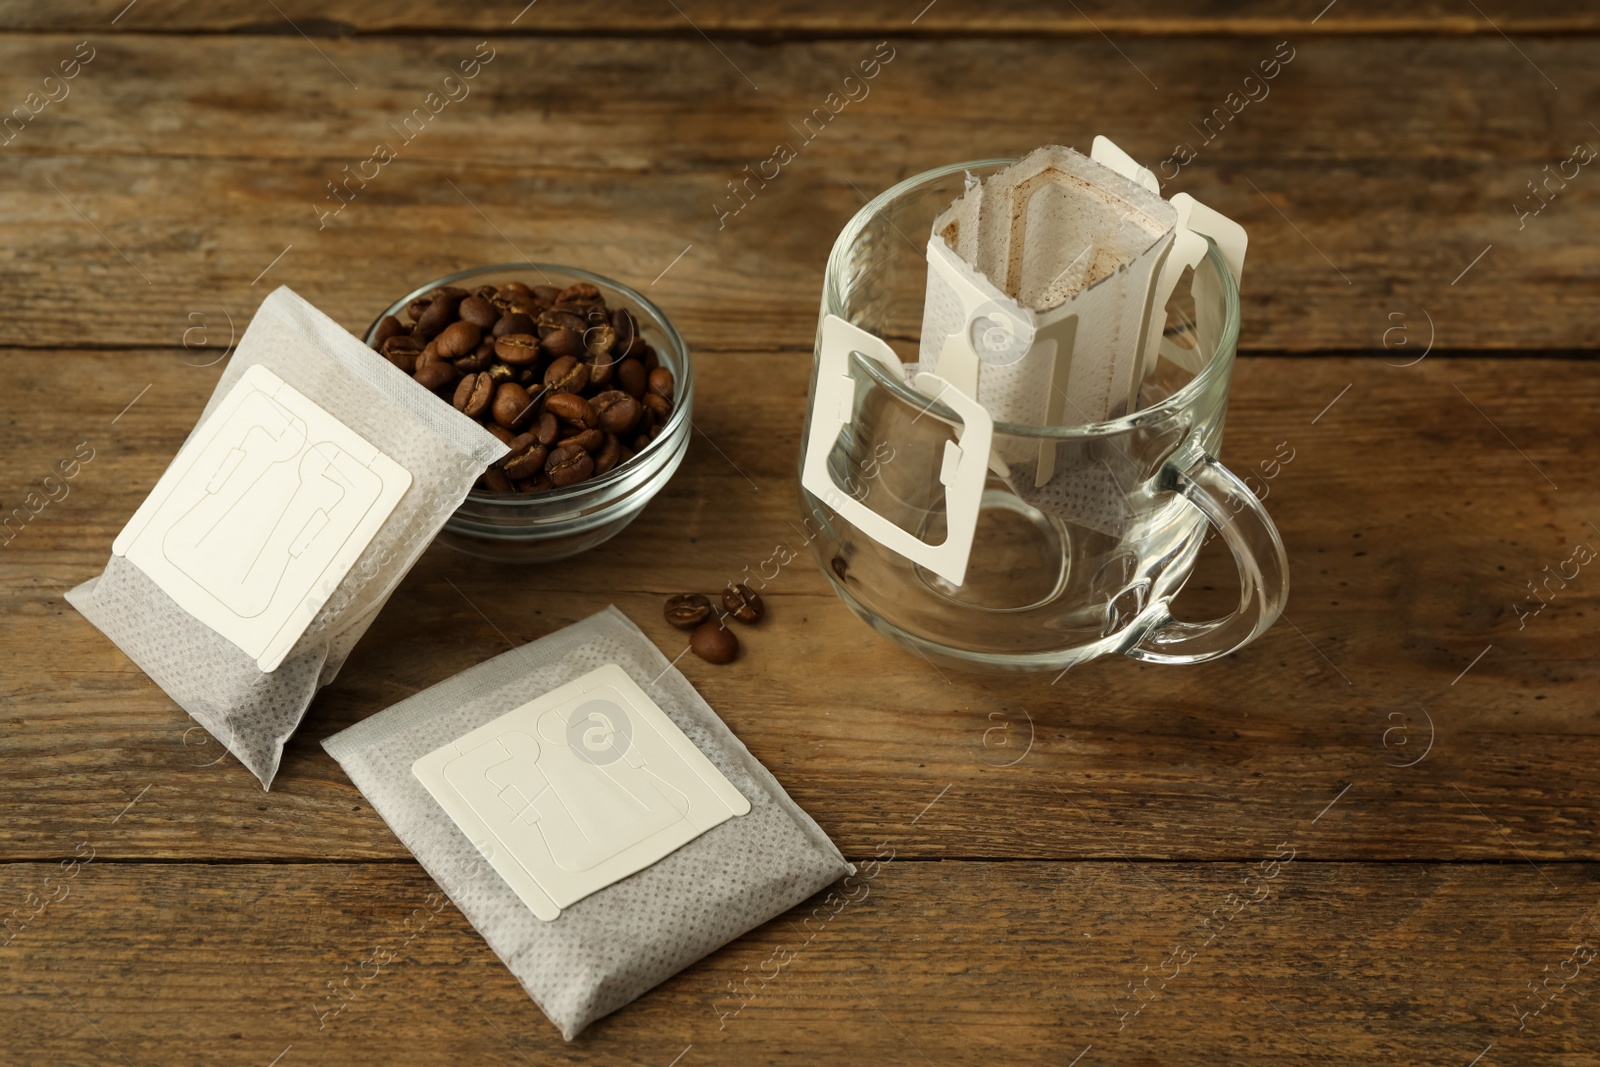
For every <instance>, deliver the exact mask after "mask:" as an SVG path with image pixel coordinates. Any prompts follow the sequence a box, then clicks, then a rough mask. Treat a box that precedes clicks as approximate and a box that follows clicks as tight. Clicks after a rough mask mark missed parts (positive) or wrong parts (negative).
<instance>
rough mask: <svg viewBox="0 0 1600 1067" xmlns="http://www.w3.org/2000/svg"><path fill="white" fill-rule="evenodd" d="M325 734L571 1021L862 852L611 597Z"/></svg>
mask: <svg viewBox="0 0 1600 1067" xmlns="http://www.w3.org/2000/svg"><path fill="white" fill-rule="evenodd" d="M323 747H324V748H326V749H327V750H328V753H329V754H330V755H332V756H333V758H334V759H336V760H338V761H339V764H340V765H341V766H342V767H343V768H344V769H345V772H346V773H347V774H349V776H350V779H351V781H353V782H354V783H355V785H356V788H358V789H359V790H361V793H362V795H363V796H365V797H366V798H367V800H368V801H369V802H371V804H372V806H373V808H374V809H375V810H376V811H377V812H378V814H379V815H381V816H383V818H384V820H385V821H386V822H387V823H388V824H389V826H390V828H391V829H393V830H394V832H395V834H396V836H398V837H399V838H400V840H401V841H402V842H403V843H404V844H405V846H406V847H407V848H408V849H410V850H411V853H412V855H414V856H416V858H417V861H418V862H419V863H421V864H422V866H423V868H424V869H426V870H427V872H428V874H429V875H431V876H432V877H433V879H434V881H435V882H437V883H438V884H439V886H440V888H441V889H443V890H444V892H445V893H446V894H447V895H448V896H449V898H450V900H451V901H452V902H453V903H454V904H455V905H456V907H457V908H459V909H460V910H461V913H462V914H463V915H464V916H466V918H467V921H468V922H470V923H471V924H472V925H473V927H474V928H475V929H476V930H477V931H478V933H479V934H481V935H482V936H483V939H484V940H485V941H487V942H488V944H489V947H490V948H492V949H494V951H495V953H496V954H497V955H498V956H499V957H500V959H501V960H502V961H504V963H505V965H506V966H507V967H508V968H509V969H510V970H511V972H512V974H514V975H515V976H516V977H517V980H518V981H519V982H521V983H522V986H523V988H524V989H525V990H527V992H528V995H529V996H531V997H532V998H533V1000H534V1002H535V1003H537V1004H538V1005H539V1008H540V1010H542V1011H543V1012H544V1013H545V1015H546V1016H547V1017H548V1018H549V1019H550V1021H551V1022H553V1023H555V1025H556V1026H557V1027H559V1028H560V1030H561V1033H562V1036H564V1037H566V1038H567V1039H568V1040H571V1039H572V1038H573V1037H575V1036H576V1035H577V1034H578V1032H579V1031H581V1030H582V1029H583V1028H584V1027H585V1026H587V1025H589V1024H590V1023H591V1022H593V1021H594V1020H596V1019H598V1018H600V1017H601V1016H603V1015H607V1014H609V1013H610V1012H613V1011H616V1010H617V1009H618V1008H621V1007H623V1006H624V1005H626V1004H628V1003H629V1002H630V1001H632V1000H634V999H636V998H637V997H639V996H642V995H643V994H644V993H646V992H648V991H649V990H650V989H652V988H653V987H655V986H656V985H658V984H660V983H661V982H663V981H665V980H666V979H667V978H669V977H671V976H672V975H674V974H676V973H677V972H678V971H680V970H682V969H683V968H685V967H687V966H689V965H690V964H692V963H694V962H695V961H696V960H698V959H700V958H701V957H703V956H706V955H708V954H709V953H711V952H713V951H714V950H716V949H717V948H718V947H720V946H722V945H724V944H726V943H727V942H729V941H731V940H733V939H734V938H736V937H738V936H739V935H740V934H742V933H744V932H745V931H747V930H750V929H752V928H753V927H756V926H758V925H760V924H761V923H763V922H766V921H767V920H768V919H771V918H773V917H774V916H777V915H780V914H782V913H783V912H785V911H787V910H788V909H789V908H792V907H794V906H795V905H797V904H799V903H801V902H802V901H804V900H805V899H806V898H808V897H810V896H811V895H812V894H814V893H816V892H818V891H820V890H821V889H823V888H824V887H826V886H828V885H830V884H832V883H833V882H835V881H838V880H839V879H841V878H844V877H846V876H848V875H850V874H852V873H853V872H854V868H853V867H852V866H851V865H850V864H849V863H847V862H846V861H845V859H844V857H843V856H842V855H840V853H839V850H838V849H837V848H835V847H834V845H833V843H832V842H831V841H830V840H829V839H828V837H827V835H826V834H825V833H823V831H822V830H821V828H820V827H818V826H817V824H816V823H815V822H813V821H812V819H811V817H810V816H808V815H807V814H806V813H805V812H804V811H802V810H801V809H800V807H799V806H798V805H797V804H795V802H794V801H793V800H791V799H790V798H789V795H788V794H787V793H786V792H784V789H783V787H782V786H781V785H779V784H778V782H777V780H776V779H774V778H773V777H772V775H771V774H770V773H769V772H768V771H767V769H766V768H765V767H763V766H762V765H761V763H760V762H759V761H758V760H757V759H756V758H755V757H754V756H752V755H751V754H750V752H749V750H748V749H746V748H745V747H744V745H743V744H742V743H740V741H739V739H738V738H737V737H735V736H734V735H733V733H732V731H730V730H729V729H728V727H727V726H726V725H724V724H723V722H722V720H721V719H720V718H718V717H717V715H716V713H715V712H714V711H712V710H711V708H710V706H709V705H707V704H706V702H705V700H704V699H702V698H701V696H700V694H699V693H697V692H696V691H695V689H694V687H693V686H692V685H690V684H689V681H688V679H686V678H685V677H684V676H683V675H682V674H680V673H679V672H678V670H677V669H676V668H675V667H673V666H672V664H671V663H669V662H668V660H667V658H666V657H665V656H663V655H662V654H661V652H660V651H659V650H657V648H656V647H655V645H654V644H652V643H651V642H650V640H649V639H648V638H647V637H645V635H644V634H643V633H642V632H640V630H639V629H638V627H636V626H634V624H633V623H632V622H630V621H629V620H628V619H627V618H626V617H625V616H624V615H623V614H622V613H621V612H619V611H618V610H617V609H616V608H608V609H607V610H606V611H603V612H601V613H599V614H597V615H593V616H591V617H589V618H587V619H585V620H583V621H581V622H579V623H576V624H574V625H572V626H569V627H567V628H566V629H564V630H559V631H557V632H556V633H553V634H550V635H549V636H547V637H544V638H541V639H540V640H538V641H534V642H533V643H531V644H527V645H523V646H521V647H519V648H514V649H512V650H511V651H509V652H506V653H504V654H503V655H500V656H497V657H496V658H494V659H492V660H489V661H487V662H485V663H481V664H479V665H478V666H476V667H473V668H472V669H470V670H467V671H464V672H463V673H461V674H458V675H456V676H455V677H454V678H450V679H448V680H446V681H444V682H440V683H439V684H438V685H436V686H434V687H433V688H431V689H427V690H424V691H423V692H421V693H418V694H416V695H415V696H413V697H410V698H408V699H407V700H404V701H402V702H400V703H399V704H396V705H394V706H393V707H391V708H389V709H387V710H386V711H382V712H379V713H378V714H377V715H374V716H372V717H371V718H369V719H366V720H365V721H363V722H361V723H358V724H357V725H355V726H352V727H351V728H349V729H348V730H345V731H343V732H342V733H339V734H336V735H334V736H333V737H330V738H328V739H327V740H326V741H324V742H323Z"/></svg>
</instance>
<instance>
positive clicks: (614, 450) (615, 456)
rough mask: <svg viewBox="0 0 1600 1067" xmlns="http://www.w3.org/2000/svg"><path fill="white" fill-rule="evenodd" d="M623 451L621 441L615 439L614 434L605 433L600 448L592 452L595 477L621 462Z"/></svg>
mask: <svg viewBox="0 0 1600 1067" xmlns="http://www.w3.org/2000/svg"><path fill="white" fill-rule="evenodd" d="M623 451H624V449H623V447H622V442H621V441H618V440H617V437H616V435H615V434H609V433H608V434H606V439H605V443H604V444H602V445H601V446H600V450H599V451H598V452H596V453H595V454H594V473H595V477H597V478H598V477H599V476H600V475H602V474H605V473H606V472H608V471H609V470H611V468H613V467H615V466H616V465H617V464H618V463H621V462H622V453H623Z"/></svg>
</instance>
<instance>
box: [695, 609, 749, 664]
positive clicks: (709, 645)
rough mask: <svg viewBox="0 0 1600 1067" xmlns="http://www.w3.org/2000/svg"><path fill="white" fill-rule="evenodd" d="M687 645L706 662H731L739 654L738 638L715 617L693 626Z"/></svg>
mask: <svg viewBox="0 0 1600 1067" xmlns="http://www.w3.org/2000/svg"><path fill="white" fill-rule="evenodd" d="M689 647H690V648H692V649H694V654H695V655H697V656H699V657H700V658H701V659H703V660H705V661H706V662H707V663H732V662H733V661H734V659H735V658H736V657H737V656H738V655H739V639H738V638H737V637H735V636H733V631H732V630H730V629H728V628H727V627H726V626H724V625H723V624H722V623H720V622H717V621H716V620H715V619H713V620H711V621H710V622H703V623H701V624H700V625H699V626H696V627H695V628H694V632H693V633H691V634H690V635H689Z"/></svg>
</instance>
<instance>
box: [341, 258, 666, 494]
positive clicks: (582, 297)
mask: <svg viewBox="0 0 1600 1067" xmlns="http://www.w3.org/2000/svg"><path fill="white" fill-rule="evenodd" d="M403 314H404V316H405V318H406V319H409V320H410V325H409V326H408V325H407V324H406V322H405V321H402V319H401V317H400V315H396V314H393V313H391V314H388V315H385V316H384V317H383V318H381V319H379V320H378V324H377V326H375V327H374V328H373V332H372V337H371V342H370V343H371V345H372V347H373V348H375V349H377V350H378V351H379V352H380V353H382V354H383V356H384V357H385V358H386V359H388V360H389V361H390V362H391V363H393V364H394V365H395V366H397V367H399V368H400V369H401V370H403V371H405V372H406V373H408V374H410V375H411V376H412V377H413V378H414V379H416V381H417V383H418V384H419V385H421V386H422V387H423V388H424V389H427V390H428V391H430V392H433V393H436V394H437V395H438V396H439V397H440V399H443V400H448V401H449V402H450V403H451V404H453V405H454V406H455V408H456V410H457V411H460V412H462V413H463V414H464V415H466V416H467V417H468V418H472V419H476V420H477V421H479V422H481V423H483V425H484V426H486V427H489V426H498V427H499V428H500V429H503V430H509V431H512V432H513V433H515V432H519V431H521V430H523V429H524V428H525V427H527V426H529V425H530V424H532V423H534V422H535V421H537V420H539V419H540V418H541V417H543V416H544V415H546V414H548V415H552V416H554V417H555V420H556V429H555V434H556V437H557V440H558V442H559V444H558V445H557V447H554V448H551V447H550V446H549V445H546V446H545V448H546V449H547V451H546V452H545V453H543V454H542V460H543V464H544V465H543V467H542V468H537V469H536V468H535V467H534V465H532V464H530V463H529V462H528V457H529V456H530V455H531V454H532V453H531V452H530V451H529V450H527V449H526V448H524V449H521V450H520V451H518V452H516V453H515V454H514V455H513V456H508V457H507V458H506V459H504V460H502V461H501V462H500V463H498V464H497V465H496V466H497V467H498V468H499V470H500V472H501V473H502V474H503V475H504V476H505V477H503V478H501V477H496V476H495V475H494V474H493V473H492V472H486V473H485V474H484V476H483V477H482V478H480V479H479V480H478V486H477V488H478V489H479V490H481V491H485V492H491V493H506V492H517V493H548V492H551V491H552V490H554V489H565V488H568V487H570V486H574V485H577V484H578V483H580V482H584V481H587V480H588V479H590V478H593V477H595V476H597V475H604V474H607V473H609V472H611V471H612V470H617V469H619V468H625V467H626V465H627V463H628V461H629V460H631V459H632V458H633V456H634V455H635V453H637V452H638V451H641V450H642V449H643V448H645V447H648V445H649V443H650V442H651V441H652V440H654V439H655V438H656V437H657V436H659V434H660V433H661V428H662V427H663V426H664V425H665V424H666V423H667V421H668V420H669V419H670V418H671V417H672V398H673V395H674V393H675V392H676V389H677V378H676V376H675V375H674V374H673V373H672V370H671V368H670V367H666V366H663V365H662V364H661V359H660V356H659V355H658V354H657V352H656V350H655V348H654V347H653V346H652V345H651V344H650V343H649V342H648V341H646V340H644V338H643V337H642V336H641V335H640V333H639V325H638V322H639V320H638V318H637V317H636V316H635V315H634V314H633V313H632V312H631V311H630V310H629V309H628V308H626V307H616V308H612V307H608V306H607V303H606V296H605V294H604V293H603V292H601V290H600V289H599V287H598V286H596V285H594V284H593V283H590V282H584V281H580V282H574V283H573V284H571V285H568V286H567V287H566V288H564V289H557V288H556V287H555V286H549V285H542V286H530V285H528V284H527V283H526V282H522V281H518V280H513V281H508V282H503V283H500V284H495V283H493V282H485V283H483V284H480V285H478V286H477V287H475V288H473V289H472V290H471V291H468V290H467V289H465V288H463V287H462V286H459V285H438V286H435V287H433V288H432V289H429V290H427V291H426V292H423V293H422V294H421V295H420V296H416V297H412V298H411V299H410V300H408V301H407V303H406V306H405V310H404V312H403ZM613 382H618V383H628V384H629V385H630V386H631V388H632V389H633V390H634V391H636V392H638V394H639V395H637V396H635V395H634V392H630V391H628V390H626V389H617V388H613V387H612V384H613ZM641 384H642V388H641ZM508 443H509V442H508ZM541 475H543V476H541ZM507 482H509V483H510V485H511V488H510V489H509V490H508V489H506V488H505V486H506V483H507Z"/></svg>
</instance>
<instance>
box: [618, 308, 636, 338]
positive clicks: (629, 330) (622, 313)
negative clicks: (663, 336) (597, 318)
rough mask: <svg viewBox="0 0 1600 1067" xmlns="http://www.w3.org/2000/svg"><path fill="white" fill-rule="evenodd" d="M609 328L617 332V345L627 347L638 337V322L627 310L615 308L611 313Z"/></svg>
mask: <svg viewBox="0 0 1600 1067" xmlns="http://www.w3.org/2000/svg"><path fill="white" fill-rule="evenodd" d="M611 328H612V329H613V330H615V331H616V332H617V343H618V344H619V345H627V344H629V343H630V342H632V341H633V339H634V338H635V337H638V336H639V320H638V319H636V318H634V317H633V312H631V311H629V310H628V309H627V308H617V309H616V310H615V311H613V312H612V313H611Z"/></svg>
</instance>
